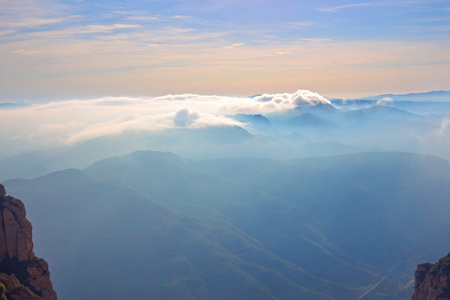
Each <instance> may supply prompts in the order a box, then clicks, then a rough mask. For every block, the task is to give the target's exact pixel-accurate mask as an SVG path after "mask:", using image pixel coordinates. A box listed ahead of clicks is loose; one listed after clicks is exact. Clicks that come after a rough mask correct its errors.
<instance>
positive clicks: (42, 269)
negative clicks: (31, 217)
mask: <svg viewBox="0 0 450 300" xmlns="http://www.w3.org/2000/svg"><path fill="white" fill-rule="evenodd" d="M5 297H6V299H8V300H9V299H14V300H19V299H20V300H28V299H44V300H56V299H57V296H56V292H55V291H54V290H53V285H52V282H51V281H50V272H49V271H48V264H47V262H46V261H45V260H43V259H42V258H38V257H36V256H35V255H34V252H33V241H32V226H31V223H30V222H29V221H28V220H27V218H26V217H25V206H24V204H23V203H22V201H20V200H19V199H16V198H13V197H11V196H7V195H6V191H5V187H4V186H3V185H2V184H0V299H2V300H3V299H5Z"/></svg>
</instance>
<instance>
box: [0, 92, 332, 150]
mask: <svg viewBox="0 0 450 300" xmlns="http://www.w3.org/2000/svg"><path fill="white" fill-rule="evenodd" d="M320 104H326V105H328V104H330V101H328V100H327V99H326V98H324V97H322V96H320V95H319V94H317V93H313V92H310V91H305V90H299V91H297V92H295V93H292V94H289V93H284V94H263V95H260V96H256V97H225V96H214V95H210V96H205V95H196V94H183V95H166V96H161V97H135V98H133V97H103V98H97V99H91V100H77V99H73V100H65V101H57V102H50V103H47V104H40V105H32V106H29V107H25V108H21V109H14V110H0V119H1V120H2V121H4V122H5V124H9V126H8V128H0V140H2V141H8V140H12V139H13V138H14V139H15V143H19V142H21V143H23V144H24V145H26V147H30V145H32V146H33V147H35V146H44V145H43V144H45V146H49V145H51V146H55V145H58V144H61V143H63V142H64V143H68V144H72V143H77V142H82V141H86V140H89V139H94V138H98V137H101V136H108V135H115V134H121V133H124V132H152V131H160V130H165V129H172V128H191V129H198V128H205V127H210V126H242V125H243V124H241V123H239V122H237V121H236V120H234V119H230V118H228V117H226V116H227V115H232V114H236V113H251V114H257V113H261V114H266V115H267V114H271V113H277V112H283V111H289V110H293V109H296V108H302V107H304V106H311V105H320ZM23 120H27V122H23ZM24 132H26V133H27V134H23V133H24ZM0 154H1V153H0Z"/></svg>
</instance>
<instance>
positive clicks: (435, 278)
mask: <svg viewBox="0 0 450 300" xmlns="http://www.w3.org/2000/svg"><path fill="white" fill-rule="evenodd" d="M414 277H415V282H414V294H413V296H412V300H439V299H441V300H444V299H450V253H449V254H447V256H445V257H443V258H441V259H440V260H439V261H438V262H437V263H435V264H434V265H432V264H430V263H426V264H421V265H418V266H417V270H416V272H415V273H414Z"/></svg>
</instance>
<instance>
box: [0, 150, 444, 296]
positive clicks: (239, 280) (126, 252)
mask: <svg viewBox="0 0 450 300" xmlns="http://www.w3.org/2000/svg"><path fill="white" fill-rule="evenodd" d="M449 183H450V168H449V165H448V163H447V162H446V161H444V160H442V159H439V158H436V157H432V156H423V155H414V154H405V153H366V154H354V155H346V156H335V157H327V158H310V159H298V160H288V161H280V160H265V159H254V158H230V159H213V160H195V161H194V160H183V159H181V158H180V157H178V156H176V155H173V154H171V153H161V152H150V151H146V152H136V153H133V154H130V155H127V156H124V157H116V158H111V159H105V160H101V161H98V162H96V163H95V164H93V165H91V166H90V167H88V168H86V169H84V170H75V169H68V170H63V171H59V172H56V173H51V174H49V175H46V176H43V177H39V178H36V179H29V180H25V179H15V180H8V181H6V182H5V187H6V188H7V190H8V191H9V192H10V193H11V194H14V195H16V196H18V197H20V198H21V199H22V200H23V201H24V202H25V203H27V208H28V215H29V219H30V220H31V222H32V223H33V224H34V227H35V233H34V234H35V240H36V241H38V242H36V246H35V247H36V251H38V252H39V253H40V254H41V255H43V256H45V257H47V258H48V261H49V263H50V265H51V266H52V268H51V271H52V278H53V282H54V285H55V289H56V290H57V291H58V294H59V295H60V297H61V298H62V299H80V298H92V297H95V298H96V299H119V298H124V297H125V298H130V297H132V298H133V299H148V298H151V297H154V298H157V299H174V298H177V299H190V298H193V299H292V298H308V299H357V298H358V297H359V296H361V295H362V294H363V293H364V292H365V291H367V290H369V289H370V287H372V286H373V285H375V284H377V283H379V284H378V285H377V286H376V288H375V289H374V290H373V291H372V292H370V293H369V294H367V295H366V296H365V297H364V299H380V297H382V296H383V297H386V299H399V297H401V295H402V293H403V295H411V294H412V285H411V280H412V275H413V273H414V269H415V266H416V265H417V263H418V262H421V261H424V260H425V259H431V260H433V259H436V258H437V257H439V256H440V255H442V253H443V252H444V253H445V251H447V250H448V249H449V248H450V241H449V240H448V239H447V238H446V237H447V236H448V235H449V234H450V223H449V222H450V221H449V219H448V214H447V212H448V211H449V209H450V203H449V201H448V194H449V193H450V190H449V188H450V184H449Z"/></svg>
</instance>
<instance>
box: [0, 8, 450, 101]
mask: <svg viewBox="0 0 450 300" xmlns="http://www.w3.org/2000/svg"><path fill="white" fill-rule="evenodd" d="M449 79H450V2H449V1H448V0H428V1H402V0H399V1H380V0H377V1H373V0H372V1H367V0H360V1H358V0H354V1H348V0H345V1H344V0H325V1H309V0H307V1H293V0H276V1H269V0H258V1H256V0H247V1H237V0H220V1H216V0H209V1H207V0H191V1H176V0H169V1H162V0H153V1H152V0H149V1H130V0H121V1H116V0H108V1H103V0H97V1H95V0H91V1H83V0H0V102H19V101H31V102H48V101H58V100H67V99H75V98H76V99H92V98H95V97H97V98H98V97H109V96H111V97H119V96H121V97H123V96H129V97H147V96H148V97H154V96H163V95H167V94H186V93H195V94H201V95H226V96H251V95H259V94H263V93H293V92H295V91H297V90H299V89H307V90H311V91H314V92H318V93H320V94H321V95H324V96H327V97H346V98H351V97H357V96H364V95H366V96H368V95H377V94H384V93H409V92H426V91H431V90H450V80H449Z"/></svg>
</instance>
